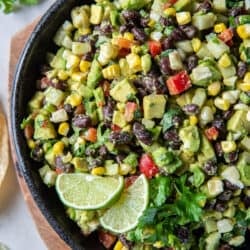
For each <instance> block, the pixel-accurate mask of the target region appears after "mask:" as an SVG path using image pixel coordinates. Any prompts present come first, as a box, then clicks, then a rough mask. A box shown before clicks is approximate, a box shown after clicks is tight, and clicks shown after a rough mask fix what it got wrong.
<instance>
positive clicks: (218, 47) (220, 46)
mask: <svg viewBox="0 0 250 250" xmlns="http://www.w3.org/2000/svg"><path fill="white" fill-rule="evenodd" d="M207 47H208V49H209V50H210V52H211V53H212V54H213V56H214V57H215V58H216V59H218V58H220V57H221V56H222V55H223V54H224V53H227V52H228V53H229V52H230V48H229V46H227V45H226V44H225V43H224V42H222V41H221V40H220V39H219V38H217V37H216V36H207Z"/></svg>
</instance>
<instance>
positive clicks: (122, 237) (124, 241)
mask: <svg viewBox="0 0 250 250" xmlns="http://www.w3.org/2000/svg"><path fill="white" fill-rule="evenodd" d="M119 240H120V241H121V243H122V244H123V246H125V247H126V248H127V249H132V247H133V243H132V242H131V241H129V240H127V239H126V237H125V235H124V234H121V235H120V236H119Z"/></svg>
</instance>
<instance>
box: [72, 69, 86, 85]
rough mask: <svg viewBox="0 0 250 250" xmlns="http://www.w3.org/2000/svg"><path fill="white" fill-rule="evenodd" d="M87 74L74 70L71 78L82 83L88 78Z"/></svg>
mask: <svg viewBox="0 0 250 250" xmlns="http://www.w3.org/2000/svg"><path fill="white" fill-rule="evenodd" d="M86 77H87V75H86V74H85V73H83V72H74V73H73V74H72V76H71V79H72V80H73V81H74V82H80V83H83V82H84V80H85V79H86Z"/></svg>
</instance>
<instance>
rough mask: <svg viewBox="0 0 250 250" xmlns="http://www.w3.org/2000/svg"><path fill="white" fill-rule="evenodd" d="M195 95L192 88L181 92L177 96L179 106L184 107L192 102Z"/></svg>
mask: <svg viewBox="0 0 250 250" xmlns="http://www.w3.org/2000/svg"><path fill="white" fill-rule="evenodd" d="M193 95H194V91H193V90H192V89H191V90H189V91H187V92H185V93H184V94H181V95H180V96H179V97H177V98H176V102H177V104H178V105H179V106H181V107H183V106H185V105H187V104H190V103H192V98H193Z"/></svg>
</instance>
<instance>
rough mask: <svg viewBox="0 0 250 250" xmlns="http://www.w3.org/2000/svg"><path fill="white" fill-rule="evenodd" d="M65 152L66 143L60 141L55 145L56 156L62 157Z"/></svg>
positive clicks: (54, 152)
mask: <svg viewBox="0 0 250 250" xmlns="http://www.w3.org/2000/svg"><path fill="white" fill-rule="evenodd" d="M63 150H64V143H63V142H62V141H58V142H56V143H55V144H54V145H53V149H52V151H53V154H54V155H60V154H62V153H63Z"/></svg>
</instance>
